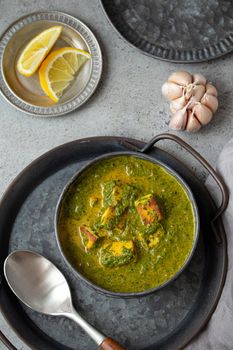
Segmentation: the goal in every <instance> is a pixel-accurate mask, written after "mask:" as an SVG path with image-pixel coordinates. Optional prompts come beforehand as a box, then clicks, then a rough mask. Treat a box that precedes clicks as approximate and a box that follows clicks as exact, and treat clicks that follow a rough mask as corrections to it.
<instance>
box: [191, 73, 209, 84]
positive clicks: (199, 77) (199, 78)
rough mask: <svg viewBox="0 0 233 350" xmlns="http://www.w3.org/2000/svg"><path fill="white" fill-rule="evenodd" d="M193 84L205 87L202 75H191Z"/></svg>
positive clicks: (204, 79)
mask: <svg viewBox="0 0 233 350" xmlns="http://www.w3.org/2000/svg"><path fill="white" fill-rule="evenodd" d="M193 83H194V84H196V85H205V84H206V78H205V77H204V75H202V74H199V73H196V74H193Z"/></svg>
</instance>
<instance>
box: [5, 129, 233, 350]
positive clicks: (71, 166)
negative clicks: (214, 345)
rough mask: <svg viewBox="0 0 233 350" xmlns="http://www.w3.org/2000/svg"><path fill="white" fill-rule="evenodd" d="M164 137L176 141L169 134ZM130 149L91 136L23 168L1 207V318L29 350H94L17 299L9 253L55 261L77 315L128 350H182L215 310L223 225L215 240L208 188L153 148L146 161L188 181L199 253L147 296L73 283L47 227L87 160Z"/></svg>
mask: <svg viewBox="0 0 233 350" xmlns="http://www.w3.org/2000/svg"><path fill="white" fill-rule="evenodd" d="M161 138H162V137H160V138H158V139H157V140H159V139H161ZM167 138H168V137H167ZM169 138H170V139H172V140H174V138H175V137H174V136H172V135H169ZM133 145H134V146H136V147H138V148H142V147H143V146H145V144H144V143H143V142H141V141H137V140H132V139H125V138H117V137H97V138H89V139H82V140H77V141H73V142H70V143H67V144H65V145H62V146H60V147H57V148H55V149H53V150H51V151H49V152H48V153H46V154H44V155H43V156H41V157H40V158H38V159H37V160H35V161H34V162H32V163H31V164H30V165H29V166H28V167H27V168H25V169H24V170H23V171H22V172H21V173H20V174H19V175H18V176H17V178H16V179H15V180H14V182H13V183H12V184H11V185H10V187H9V188H8V190H7V192H6V193H5V195H4V197H3V199H2V201H1V203H0V241H1V247H0V276H2V279H1V284H0V305H1V311H2V313H3V315H4V316H5V318H6V319H7V321H8V322H9V324H10V325H11V327H12V328H13V329H14V330H15V331H16V332H17V334H18V335H19V336H20V337H21V338H22V339H23V340H24V342H25V343H27V344H28V345H29V346H30V347H31V348H32V349H37V350H55V349H82V350H85V349H90V350H92V349H95V348H96V346H95V344H94V343H93V342H92V340H90V339H89V338H88V336H87V335H86V334H85V333H84V332H83V331H82V330H81V329H80V328H79V327H77V326H76V325H75V324H73V323H72V321H70V320H68V319H64V318H56V317H49V316H45V315H41V314H38V313H36V312H34V311H32V310H29V309H28V308H27V307H25V306H24V305H22V304H21V303H20V302H19V301H18V300H17V299H16V297H15V296H14V295H13V293H12V292H11V291H10V289H9V288H8V286H7V284H6V281H5V280H4V277H3V261H4V259H5V258H6V256H7V254H8V253H9V252H10V251H12V250H14V249H31V250H34V251H36V252H39V253H42V254H43V255H44V256H45V257H47V258H49V259H50V260H51V261H53V262H54V263H55V264H56V265H57V266H58V267H59V268H60V269H61V271H62V272H63V273H64V274H65V276H66V278H67V280H68V282H69V284H70V286H71V290H72V295H73V299H74V305H75V306H76V308H77V309H78V310H79V311H80V313H81V314H82V315H83V316H84V317H85V318H86V319H87V320H88V321H89V322H90V323H92V324H93V325H95V326H96V327H97V328H99V329H101V331H103V332H104V333H106V334H108V335H109V336H112V337H113V338H115V339H117V340H118V341H119V342H120V343H121V344H122V345H124V346H125V348H126V349H129V350H130V349H134V350H139V349H147V350H149V349H155V348H156V349H160V350H176V349H180V348H182V347H183V346H184V345H185V344H187V343H188V342H189V341H190V340H191V339H192V338H193V337H194V336H195V335H196V334H197V333H198V332H200V330H201V329H202V328H203V327H204V325H205V324H206V323H207V322H208V320H209V318H210V317H211V315H212V313H213V311H214V310H215V307H216V305H217V302H218V300H219V297H220V295H221V291H222V288H223V285H224V281H225V275H226V267H227V255H226V237H225V233H224V229H223V226H222V223H221V220H219V219H218V220H217V221H216V222H215V231H216V232H215V234H214V231H213V229H212V226H211V224H210V222H211V220H212V218H213V217H214V216H215V214H216V207H215V205H214V203H213V201H212V199H211V197H210V195H209V194H208V192H207V190H206V188H205V187H204V185H203V184H202V183H201V182H200V181H199V180H198V179H197V178H196V176H195V175H194V174H193V173H192V172H191V171H190V170H188V169H187V168H186V167H185V166H184V165H183V164H182V163H181V162H180V161H178V160H177V159H175V158H174V157H173V156H171V155H169V153H167V152H165V151H162V150H161V149H159V148H157V147H153V148H150V147H149V150H148V151H149V154H150V155H151V156H152V157H156V158H157V159H158V160H160V161H162V162H164V163H165V164H168V165H169V166H170V167H172V168H173V169H174V170H176V171H177V172H178V173H179V174H180V175H181V176H182V177H183V178H184V179H185V180H186V181H187V183H188V184H189V185H190V187H191V189H192V191H193V193H194V196H195V198H196V200H197V203H198V207H199V211H200V219H201V234H200V239H199V243H198V246H197V250H196V252H195V254H194V257H193V259H192V260H191V262H190V264H189V265H188V267H187V269H185V271H184V272H183V273H182V274H181V275H180V276H179V278H177V279H176V280H175V281H173V282H172V283H171V284H169V285H168V286H166V287H164V288H163V289H161V290H159V291H158V292H155V293H154V294H152V295H149V296H146V297H142V298H135V299H120V298H111V297H108V296H105V295H102V294H99V293H98V292H96V291H94V290H92V289H90V287H88V286H87V285H86V284H85V283H83V282H82V281H81V280H79V279H77V277H76V276H75V275H74V274H73V273H72V271H71V270H70V269H69V268H68V266H67V265H66V264H65V262H64V261H63V259H62V257H61V255H60V253H59V250H58V247H57V243H56V240H55V233H54V227H53V220H54V213H55V206H56V203H57V200H58V197H59V195H60V193H61V191H62V189H63V187H64V185H65V184H66V183H67V181H68V180H69V179H70V178H71V177H72V176H73V174H74V173H75V172H76V171H77V170H78V169H79V168H80V167H81V166H82V165H84V164H85V162H86V161H89V160H90V159H92V158H94V157H96V156H99V155H102V154H104V153H107V152H115V151H116V152H117V151H118V152H119V151H127V150H129V149H132V148H134V146H133ZM216 237H218V239H217V240H216ZM217 241H218V243H217Z"/></svg>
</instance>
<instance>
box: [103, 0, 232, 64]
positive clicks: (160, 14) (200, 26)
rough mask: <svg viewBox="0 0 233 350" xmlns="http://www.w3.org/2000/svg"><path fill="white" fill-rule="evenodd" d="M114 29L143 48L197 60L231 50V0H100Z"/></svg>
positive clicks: (163, 55) (165, 56)
mask: <svg viewBox="0 0 233 350" xmlns="http://www.w3.org/2000/svg"><path fill="white" fill-rule="evenodd" d="M102 5H103V8H104V10H105V12H106V14H107V16H108V17H109V19H110V21H111V22H112V24H113V26H114V27H115V28H116V29H117V30H118V32H119V33H120V34H121V35H122V36H123V37H124V38H125V39H126V40H127V41H128V42H129V43H131V44H132V45H134V46H135V47H137V48H138V49H140V50H142V51H143V52H145V53H147V54H149V55H152V56H154V57H156V58H160V59H163V60H168V61H175V62H201V61H205V60H210V59H213V58H216V57H219V56H222V55H224V54H226V53H228V52H230V51H232V50H233V3H232V1H231V0H228V1H227V0H174V1H170V0H157V1H151V0H113V1H108V0H102Z"/></svg>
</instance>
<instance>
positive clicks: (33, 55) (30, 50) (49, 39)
mask: <svg viewBox="0 0 233 350" xmlns="http://www.w3.org/2000/svg"><path fill="white" fill-rule="evenodd" d="M61 31H62V27H61V26H55V27H51V28H49V29H46V30H44V31H43V32H41V33H40V34H38V35H37V36H36V37H35V38H33V39H32V40H31V41H30V42H29V43H28V45H27V46H26V47H25V49H24V50H23V52H22V53H21V55H20V57H19V59H18V62H17V69H18V71H19V72H20V73H21V74H22V75H24V76H26V77H30V76H31V75H32V74H33V73H35V71H36V70H37V68H38V67H39V65H40V64H41V62H42V61H43V59H44V58H45V57H46V56H47V55H48V53H49V51H50V50H51V49H52V47H53V45H54V44H55V42H56V41H57V39H58V37H59V35H60V34H61Z"/></svg>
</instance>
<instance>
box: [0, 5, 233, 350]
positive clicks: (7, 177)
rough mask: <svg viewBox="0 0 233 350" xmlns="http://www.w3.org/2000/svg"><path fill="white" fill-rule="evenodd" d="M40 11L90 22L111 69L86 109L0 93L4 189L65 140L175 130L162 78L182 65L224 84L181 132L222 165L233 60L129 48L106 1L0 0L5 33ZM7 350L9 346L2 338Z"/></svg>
mask: <svg viewBox="0 0 233 350" xmlns="http://www.w3.org/2000/svg"><path fill="white" fill-rule="evenodd" d="M36 10H60V11H64V12H67V13H70V14H72V15H74V16H76V17H77V18H79V19H80V20H82V21H83V22H84V23H86V24H87V25H88V26H89V27H90V28H91V29H92V30H93V32H94V33H95V34H96V36H97V38H98V40H99V43H100V45H101V48H102V53H103V60H104V68H103V76H102V79H101V83H100V85H99V87H98V89H97V91H96V93H95V95H94V96H93V97H92V98H91V99H90V100H89V101H88V103H86V104H85V105H84V106H82V107H81V108H80V109H79V110H76V111H74V112H73V113H71V114H69V115H66V116H64V117H58V118H49V119H43V118H34V117H31V116H28V115H24V114H23V113H22V112H19V111H17V110H16V109H14V107H12V106H10V105H9V104H8V103H7V102H6V101H5V100H4V99H3V98H2V97H1V96H0V110H1V113H0V155H1V157H0V179H1V181H0V194H2V193H3V192H4V190H5V189H6V187H7V185H8V184H9V183H10V182H11V181H12V180H13V178H14V177H15V176H16V175H17V174H18V173H19V172H20V171H21V170H22V169H23V168H24V167H25V166H26V165H27V164H29V163H30V162H31V161H32V160H33V159H34V158H36V157H38V156H40V155H41V154H43V153H44V152H46V151H48V150H49V149H51V148H53V147H55V146H57V145H60V144H62V143H65V142H68V141H71V140H75V139H78V138H82V137H88V136H96V135H119V136H129V137H134V138H138V139H142V140H149V139H150V138H151V137H152V136H154V135H156V134H158V133H161V132H167V131H168V121H169V108H168V105H167V103H166V101H165V100H164V98H163V97H162V95H161V92H160V91H161V85H162V83H163V82H164V81H165V80H166V79H167V77H168V76H169V74H170V73H171V72H173V71H175V70H184V69H185V70H188V71H190V72H200V73H202V74H204V75H205V76H206V77H207V78H208V80H210V81H212V82H213V83H214V84H215V85H216V86H217V88H218V90H219V102H220V106H219V110H218V111H217V113H216V115H215V117H214V119H213V121H212V122H211V123H210V124H209V125H208V126H207V127H205V128H203V129H202V130H201V131H200V132H198V133H196V134H187V133H177V134H178V135H179V136H181V137H183V138H184V139H185V140H186V141H188V142H189V143H190V144H191V145H192V146H193V147H194V148H195V149H197V150H198V151H199V152H201V153H202V155H204V156H205V157H206V158H207V159H208V160H209V161H210V163H211V164H213V165H214V164H215V162H216V160H217V157H218V154H219V152H220V151H221V149H222V147H223V145H224V144H225V143H226V142H227V141H228V140H229V139H230V138H231V137H232V133H233V118H232V109H233V89H232V86H233V84H232V75H233V60H232V55H233V54H229V55H227V56H225V57H224V58H220V59H217V60H214V61H210V62H206V63H199V64H189V65H184V64H173V63H167V62H162V61H159V60H155V59H153V58H151V57H148V56H146V55H143V54H142V53H140V52H138V51H137V50H136V49H134V48H132V47H130V46H129V45H128V44H127V43H126V42H124V41H123V40H122V38H121V37H120V36H119V35H118V34H117V33H116V32H115V31H114V30H113V29H112V27H111V25H110V24H109V22H108V20H107V19H106V17H105V15H104V13H103V11H102V9H101V6H100V3H99V0H86V1H85V0H62V1H61V0H53V1H51V0H40V1H36V0H30V1H29V0H0V32H1V33H2V32H3V31H4V30H5V29H6V28H7V27H8V26H9V25H10V24H11V22H13V21H15V20H16V19H18V18H19V17H20V16H22V15H25V14H27V13H30V12H34V11H36ZM161 147H162V148H164V149H167V150H169V151H171V152H172V153H175V154H176V155H177V156H178V157H179V158H181V159H183V160H184V161H185V162H186V163H187V164H188V165H189V166H190V167H192V168H193V170H194V171H196V173H197V175H198V176H200V177H201V178H202V179H203V180H204V178H205V176H206V173H205V171H204V170H203V168H201V167H200V166H199V165H198V164H197V163H196V162H195V161H193V160H192V159H191V158H190V157H189V156H187V155H186V154H185V153H184V152H181V150H180V148H179V147H176V146H174V145H173V144H171V143H167V144H161ZM0 329H1V330H2V331H3V332H4V333H5V334H6V336H7V337H9V339H10V340H11V341H12V342H13V343H14V344H15V346H16V347H17V349H23V350H24V349H27V347H26V346H25V345H23V343H22V342H21V341H19V340H18V339H17V336H16V335H15V334H14V333H13V331H12V330H11V329H10V327H9V326H8V325H7V324H6V322H5V321H4V320H3V318H2V316H1V317H0ZM0 349H5V347H4V346H3V345H1V344H0Z"/></svg>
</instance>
